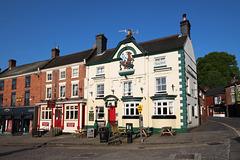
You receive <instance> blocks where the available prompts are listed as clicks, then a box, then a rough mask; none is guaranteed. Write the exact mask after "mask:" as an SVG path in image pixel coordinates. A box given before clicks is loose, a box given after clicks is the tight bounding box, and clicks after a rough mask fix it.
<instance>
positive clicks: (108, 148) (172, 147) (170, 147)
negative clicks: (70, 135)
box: [67, 144, 208, 150]
mask: <svg viewBox="0 0 240 160" xmlns="http://www.w3.org/2000/svg"><path fill="white" fill-rule="evenodd" d="M203 146H208V144H194V145H181V146H165V147H144V146H140V147H131V148H129V147H123V148H122V147H121V148H111V147H95V148H94V147H67V148H68V149H92V150H138V149H144V150H146V149H174V148H187V147H203Z"/></svg>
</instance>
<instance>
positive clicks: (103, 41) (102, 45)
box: [96, 34, 107, 55]
mask: <svg viewBox="0 0 240 160" xmlns="http://www.w3.org/2000/svg"><path fill="white" fill-rule="evenodd" d="M96 47H97V55H101V54H102V53H103V52H104V51H105V50H106V49H107V38H106V37H105V36H104V34H98V35H96Z"/></svg>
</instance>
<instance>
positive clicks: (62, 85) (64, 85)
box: [59, 83, 66, 98]
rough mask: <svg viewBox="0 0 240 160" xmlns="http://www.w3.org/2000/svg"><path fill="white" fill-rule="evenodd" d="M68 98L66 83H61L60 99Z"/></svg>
mask: <svg viewBox="0 0 240 160" xmlns="http://www.w3.org/2000/svg"><path fill="white" fill-rule="evenodd" d="M62 87H65V89H64V92H65V93H64V96H62V94H63V92H62ZM65 97H66V83H59V98H65Z"/></svg>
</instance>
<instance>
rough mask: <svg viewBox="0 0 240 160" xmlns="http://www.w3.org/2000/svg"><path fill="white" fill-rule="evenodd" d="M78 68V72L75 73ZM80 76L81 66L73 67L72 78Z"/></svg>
mask: <svg viewBox="0 0 240 160" xmlns="http://www.w3.org/2000/svg"><path fill="white" fill-rule="evenodd" d="M75 70H76V73H75ZM78 77H79V66H74V67H72V78H78Z"/></svg>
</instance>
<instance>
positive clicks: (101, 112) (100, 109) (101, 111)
mask: <svg viewBox="0 0 240 160" xmlns="http://www.w3.org/2000/svg"><path fill="white" fill-rule="evenodd" d="M97 120H98V121H103V120H104V107H102V106H101V107H97Z"/></svg>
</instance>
